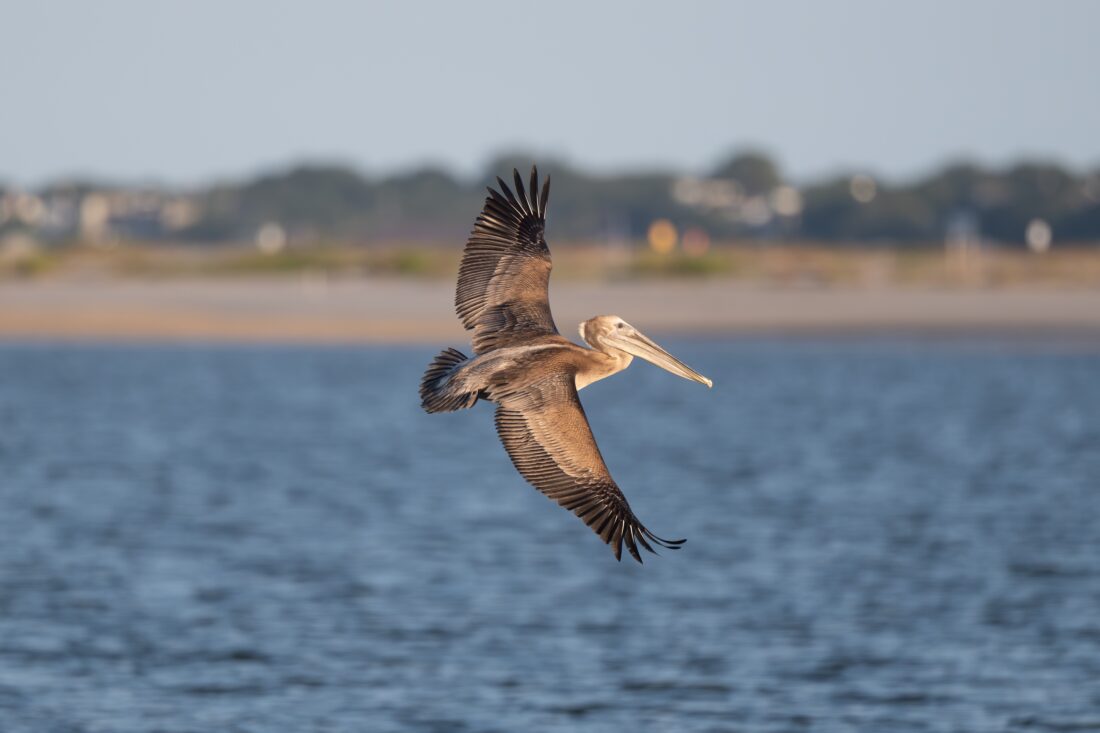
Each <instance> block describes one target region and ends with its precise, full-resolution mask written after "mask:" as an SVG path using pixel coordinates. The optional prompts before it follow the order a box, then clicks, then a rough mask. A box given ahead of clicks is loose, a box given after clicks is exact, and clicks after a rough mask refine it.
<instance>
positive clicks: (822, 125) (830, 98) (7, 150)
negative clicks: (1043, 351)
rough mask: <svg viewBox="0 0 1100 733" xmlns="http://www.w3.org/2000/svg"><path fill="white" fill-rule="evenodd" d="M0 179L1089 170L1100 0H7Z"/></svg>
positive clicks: (1098, 128) (3, 9) (1095, 130)
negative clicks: (561, 165)
mask: <svg viewBox="0 0 1100 733" xmlns="http://www.w3.org/2000/svg"><path fill="white" fill-rule="evenodd" d="M0 18H2V19H3V28H4V32H3V43H0V69H2V71H0V78H2V79H3V85H2V97H0V99H2V102H0V180H8V181H14V182H16V183H21V184H24V185H35V184H39V183H42V182H44V181H46V180H49V179H52V178H55V177H59V176H70V175H91V176H97V177H106V178H110V179H114V180H120V181H138V180H153V181H162V182H170V183H181V184H194V183H202V182H207V181H210V180H212V179H215V178H220V177H239V176H243V175H248V174H251V173H254V172H256V171H259V170H264V169H270V168H276V167H282V166H286V165H288V164H291V163H293V162H298V161H302V160H312V159H318V160H323V161H339V162H346V163H349V164H351V165H353V166H356V167H357V168H360V169H362V170H364V171H366V172H372V173H386V172H390V171H394V170H399V169H401V168H405V167H408V166H411V165H417V164H425V163H432V164H440V165H444V166H446V167H448V168H451V169H453V170H455V171H456V172H458V173H462V174H470V173H472V172H474V171H476V170H478V169H479V168H480V167H481V166H483V165H484V164H485V163H486V162H487V161H488V159H489V158H490V157H491V156H492V155H493V154H495V153H498V152H501V151H504V150H510V149H516V148H521V149H523V150H531V151H534V152H536V153H541V154H543V155H551V154H552V155H554V156H562V157H565V158H566V159H568V160H570V161H571V162H573V163H575V164H578V165H580V166H582V167H584V168H587V169H590V170H634V169H640V168H645V167H649V166H655V165H660V166H668V167H672V168H676V169H679V170H685V171H692V170H694V171H703V170H705V169H706V168H707V167H709V166H710V165H712V164H714V163H715V162H717V161H718V160H719V159H720V158H721V157H723V156H725V155H726V154H728V153H729V152H730V151H731V150H735V149H737V148H742V147H745V146H756V147H762V148H763V149H765V150H767V151H769V152H770V153H772V154H773V155H775V156H776V157H777V158H778V159H779V160H780V161H781V162H782V164H783V166H784V167H785V169H786V170H787V171H788V172H789V173H791V174H792V175H793V176H794V177H796V179H799V180H804V179H807V178H812V177H815V176H820V175H823V174H827V173H830V172H833V171H836V170H838V169H840V168H845V169H862V170H867V171H869V172H873V173H878V174H884V175H887V176H890V177H895V178H903V177H906V176H913V175H918V174H920V173H923V172H925V171H928V170H930V169H932V168H934V167H935V166H936V165H938V164H940V163H942V162H943V161H945V160H947V159H949V158H956V157H967V158H970V159H976V160H978V161H980V162H984V163H988V164H992V165H1000V164H1004V163H1008V162H1011V161H1013V160H1015V159H1017V158H1019V157H1021V156H1032V157H1042V158H1047V159H1054V160H1056V161H1059V162H1061V163H1063V164H1066V165H1069V166H1072V167H1074V168H1077V169H1083V168H1087V167H1094V166H1096V165H1098V164H1100V44H1098V42H1097V40H1096V38H1097V34H1098V29H1100V2H1091V1H1090V0H1076V1H1070V0H1048V1H1044V2H1038V1H1036V2H1021V1H1018V0H987V1H982V2H978V1H974V2H964V1H962V0H955V1H952V2H929V1H928V0H920V1H919V2H918V1H916V0H914V1H913V2H908V3H901V2H896V1H890V2H887V1H886V0H851V1H845V2H839V1H831V2H826V1H824V0H820V1H818V0H805V1H804V2H764V1H763V0H760V1H759V2H700V3H688V2H664V1H662V2H597V1H596V0H589V1H586V2H573V1H569V2H551V1H549V0H544V1H543V2H539V3H526V2H519V1H518V0H513V1H512V2H446V3H436V4H429V3H423V4H420V3H397V2H395V3H392V4H381V3H377V4H375V3H366V2H345V3H339V2H300V3H294V4H291V3H280V2H274V1H273V0H259V1H251V0H250V1H237V2H230V1H225V2H220V1H219V2H210V1H206V0H201V1H188V2H176V3H168V2H150V1H148V0H112V1H97V2H83V1H79V2H77V1H73V2H49V1H48V0H43V1H41V2H39V1H34V2H31V1H13V0H0Z"/></svg>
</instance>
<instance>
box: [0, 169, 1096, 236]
mask: <svg viewBox="0 0 1100 733" xmlns="http://www.w3.org/2000/svg"><path fill="white" fill-rule="evenodd" d="M531 162H532V156H530V155H525V154H519V153H517V154H510V155H503V156H500V157H498V158H497V159H495V160H493V161H492V162H491V163H490V164H489V165H488V166H486V168H485V171H484V172H483V173H482V174H481V175H479V176H477V177H476V180H468V179H462V178H459V177H456V176H454V175H452V174H451V173H449V172H447V171H445V170H441V169H438V168H423V169H419V170H414V171H409V172H405V173H401V174H398V175H391V176H386V177H370V176H366V175H364V174H362V173H360V172H357V171H355V170H353V169H351V168H348V167H343V166H338V165H300V166H296V167H293V168H290V169H287V170H282V171H277V172H271V173H267V174H264V175H260V176H258V177H256V178H253V179H250V180H244V181H239V182H231V183H221V184H218V185H213V186H210V187H208V188H204V189H200V190H195V191H190V192H185V193H183V194H178V193H177V195H184V196H186V198H187V200H188V201H189V202H190V203H191V204H193V209H194V211H195V212H196V213H195V215H194V216H192V217H191V220H189V221H188V222H187V224H186V225H185V226H181V227H176V228H174V229H173V230H172V231H171V232H170V238H172V239H173V240H175V241H181V240H182V241H194V242H202V243H218V242H228V241H241V240H250V239H252V238H253V237H255V235H256V232H257V231H258V230H259V229H260V228H261V227H263V226H265V225H270V224H271V223H275V224H277V225H278V226H280V227H281V228H283V229H284V230H285V231H286V233H287V235H288V236H289V237H290V239H291V241H295V240H297V241H301V242H309V241H311V240H318V241H320V240H332V239H339V240H345V241H355V242H369V241H375V240H387V241H417V242H431V241H440V242H444V241H446V242H451V241H455V240H462V239H463V238H464V237H465V236H466V234H467V233H468V232H469V230H470V228H471V226H472V224H473V219H474V216H475V214H476V212H477V211H478V209H479V208H480V205H481V200H482V198H483V197H484V190H485V189H484V186H485V185H488V184H490V183H493V182H494V178H495V176H496V175H500V176H502V177H503V178H505V180H506V181H508V182H509V184H510V183H511V170H512V168H513V167H516V168H519V170H520V171H521V173H523V174H524V177H525V179H526V175H527V172H528V171H529V170H530V165H531ZM537 162H538V163H539V166H540V172H541V173H542V175H543V176H545V175H546V174H550V175H551V176H552V178H553V181H554V182H553V185H552V193H551V219H550V222H549V235H550V237H552V238H554V239H556V240H557V241H565V240H573V241H578V240H583V241H607V240H613V241H629V240H636V239H639V238H642V237H644V235H645V232H646V230H647V228H648V227H649V226H650V224H651V223H652V222H653V221H654V220H657V219H668V220H670V221H672V222H673V223H674V224H675V225H677V226H678V227H680V228H681V230H683V229H685V228H691V227H695V228H699V229H701V230H702V231H705V232H706V233H707V234H708V235H710V236H711V237H713V238H717V239H732V238H742V239H761V240H803V241H806V240H809V241H818V242H824V243H836V244H846V243H859V244H868V243H872V244H873V243H883V244H901V245H908V246H919V245H922V244H937V243H942V242H943V241H944V238H945V237H951V236H953V233H959V232H961V233H963V234H965V235H966V236H976V237H980V238H982V239H984V240H993V241H996V242H1001V243H1005V244H1009V245H1019V246H1023V244H1024V242H1025V232H1026V230H1027V227H1028V224H1029V222H1032V221H1034V220H1036V219H1041V220H1043V221H1044V222H1045V223H1046V224H1047V225H1049V227H1050V229H1051V231H1052V232H1053V235H1054V238H1055V240H1056V241H1057V242H1063V243H1064V242H1074V243H1098V242H1100V171H1094V172H1092V173H1089V174H1084V175H1081V174H1075V173H1073V172H1071V171H1068V170H1066V169H1064V168H1062V167H1060V166H1058V165H1055V164H1050V163H1041V162H1022V163H1019V164H1017V165H1014V166H1012V167H1010V168H1007V169H1003V170H1001V169H990V168H986V167H983V166H980V165H977V164H974V163H965V162H960V163H954V164H951V165H948V166H946V167H943V168H942V169H940V170H937V171H935V172H933V173H931V174H929V175H927V176H926V177H923V178H920V179H917V180H912V181H908V182H893V181H889V180H883V179H877V178H875V177H873V176H871V175H868V174H866V173H860V172H855V171H853V172H851V173H846V174H838V175H835V176H832V177H830V178H827V179H825V180H819V181H816V182H811V183H808V184H803V185H798V184H795V183H793V182H791V181H789V180H788V179H787V178H786V176H785V175H784V174H783V172H782V171H781V170H780V168H779V167H778V166H777V165H776V163H775V162H774V161H773V160H772V159H770V158H769V157H768V156H767V155H765V154H763V153H760V152H754V151H749V152H741V153H738V154H736V155H733V156H731V157H730V158H729V159H727V160H725V161H723V162H721V164H719V165H717V166H715V167H714V168H713V169H712V170H710V171H707V172H705V173H703V174H700V175H695V176H684V175H679V174H677V173H675V172H672V171H667V170H652V171H644V172H632V173H624V174H611V175H596V174H591V173H588V172H586V171H584V170H582V169H579V168H577V167H574V166H572V165H569V164H567V163H565V162H563V161H560V160H546V159H543V160H539V161H537ZM94 188H95V187H94V186H91V185H84V187H83V188H82V189H81V190H82V191H84V192H86V191H88V190H93V189H94ZM48 190H52V189H48ZM110 190H111V191H113V192H115V193H117V191H118V190H119V187H114V188H112V189H110ZM2 193H3V191H2V190H0V194H2ZM9 198H10V197H9ZM0 228H2V227H0ZM143 231H144V230H143ZM148 234H149V232H146V238H156V236H155V232H154V236H152V237H149V236H148ZM165 236H166V237H168V236H169V233H165Z"/></svg>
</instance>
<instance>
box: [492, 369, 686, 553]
mask: <svg viewBox="0 0 1100 733" xmlns="http://www.w3.org/2000/svg"><path fill="white" fill-rule="evenodd" d="M496 425H497V433H498V434H499V435H500V440H501V442H503V443H504V448H505V449H506V450H507V451H508V455H509V456H510V457H511V458H512V463H514V464H515V466H516V469H518V470H519V472H520V473H521V474H523V477H524V478H525V479H527V480H528V481H529V482H530V483H531V484H532V485H533V486H534V487H535V488H536V489H538V490H539V491H541V492H542V493H544V494H546V495H547V496H548V497H550V498H551V499H553V500H554V501H556V502H558V504H560V505H561V506H563V507H565V508H566V509H569V510H570V511H572V512H573V513H574V514H576V515H577V516H578V517H580V518H581V519H582V520H584V523H585V524H587V525H588V526H589V527H591V528H592V530H593V531H594V532H595V533H596V534H598V535H599V536H600V539H602V540H603V541H604V542H606V543H607V544H609V545H611V549H612V550H613V551H614V552H615V559H619V558H621V556H622V546H623V542H626V548H627V550H629V551H630V554H631V555H633V556H634V559H635V560H637V561H638V562H641V561H642V557H641V555H639V554H638V545H639V544H640V545H641V546H642V547H644V548H645V549H646V550H649V551H650V552H653V548H652V547H651V546H650V544H649V542H647V541H646V540H647V539H648V540H652V541H653V542H654V543H655V544H658V545H660V546H662V547H667V548H669V549H672V550H678V549H680V548H679V546H680V545H681V544H683V542H684V540H663V539H661V538H660V537H657V536H656V535H654V534H653V533H652V532H650V531H649V530H648V529H646V528H645V527H644V526H643V525H642V523H641V522H640V521H638V518H637V517H636V516H634V512H632V511H631V510H630V505H629V504H628V503H627V501H626V497H625V496H623V492H622V491H620V490H619V487H618V486H617V485H616V484H615V481H614V480H613V479H612V478H611V474H610V472H608V470H607V465H606V464H605V463H604V461H603V456H601V455H600V449H599V447H597V445H596V439H595V438H594V437H593V436H592V429H591V428H590V427H589V425H588V418H587V417H585V414H584V407H582V406H581V401H580V398H579V397H578V396H577V389H576V387H575V386H574V383H573V375H571V374H568V373H561V374H559V375H555V376H553V377H551V378H549V379H547V380H544V381H542V382H539V383H538V384H535V385H533V386H531V387H528V388H526V389H524V390H523V391H522V392H518V393H513V394H512V395H509V397H508V399H507V400H505V401H504V402H502V404H501V405H500V406H499V407H498V408H497V414H496Z"/></svg>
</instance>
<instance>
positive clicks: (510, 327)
mask: <svg viewBox="0 0 1100 733" xmlns="http://www.w3.org/2000/svg"><path fill="white" fill-rule="evenodd" d="M513 174H514V177H515V183H516V194H513V193H512V191H511V189H509V188H508V186H507V185H506V184H505V183H504V181H502V180H501V179H500V178H497V182H498V183H499V184H500V189H501V190H500V191H496V190H494V189H492V188H490V189H489V196H488V197H487V198H486V199H485V208H483V209H482V211H481V215H480V216H478V217H477V222H476V223H475V224H474V231H473V232H471V234H470V239H469V240H468V241H467V242H466V250H465V253H464V254H463V256H462V266H461V267H460V268H459V271H458V287H457V289H456V290H455V311H456V312H457V313H458V317H459V318H460V319H461V320H462V325H463V326H465V327H466V329H467V330H471V329H472V330H473V332H474V335H473V346H474V352H475V353H478V354H481V353H484V352H486V351H490V350H492V349H495V348H498V347H501V346H512V345H516V344H520V343H524V342H525V341H528V340H530V339H532V338H537V337H539V336H546V335H548V334H556V333H557V332H558V329H557V328H556V327H555V326H554V319H553V317H552V316H551V315H550V297H549V293H548V286H549V283H550V268H551V266H552V265H551V262H550V250H549V248H547V246H546V240H545V239H544V238H543V231H544V230H545V229H546V218H545V217H546V201H547V199H548V198H549V196H550V179H549V177H548V178H547V179H546V183H545V184H544V185H543V187H542V192H541V193H540V192H539V177H538V171H537V170H536V169H535V168H534V167H532V168H531V191H530V196H528V193H527V192H526V191H524V188H523V181H522V179H520V176H519V171H513ZM517 194H518V195H517Z"/></svg>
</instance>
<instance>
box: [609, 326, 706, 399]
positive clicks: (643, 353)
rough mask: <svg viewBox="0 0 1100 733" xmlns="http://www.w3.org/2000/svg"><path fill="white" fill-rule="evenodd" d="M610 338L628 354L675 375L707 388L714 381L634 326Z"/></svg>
mask: <svg viewBox="0 0 1100 733" xmlns="http://www.w3.org/2000/svg"><path fill="white" fill-rule="evenodd" d="M611 338H612V340H613V341H614V342H615V345H616V346H618V347H619V348H621V349H622V350H623V351H625V352H626V353H628V354H632V355H634V356H637V357H641V358H642V359H645V360H646V361H648V362H649V363H650V364H654V365H656V366H659V367H661V368H662V369H664V370H665V371H668V372H672V373H673V374H675V375H676V376H679V377H683V378H684V379H690V380H692V381H695V382H699V383H700V384H705V385H707V388H708V389H709V388H710V387H713V386H714V382H712V381H711V380H710V379H708V378H707V377H704V376H703V375H702V374H700V373H699V372H697V371H695V370H694V369H692V368H691V367H689V366H688V365H687V364H685V363H684V362H682V361H680V360H679V359H677V358H676V357H675V356H673V355H672V354H670V353H668V352H667V351H665V350H664V349H662V348H661V347H660V346H658V345H657V343H656V342H655V341H653V339H651V338H649V337H648V336H646V335H645V334H644V333H642V332H641V331H639V330H638V329H636V328H633V327H630V328H629V330H628V331H627V332H626V333H622V334H618V333H616V334H614V335H613V336H612V337H611Z"/></svg>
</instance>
